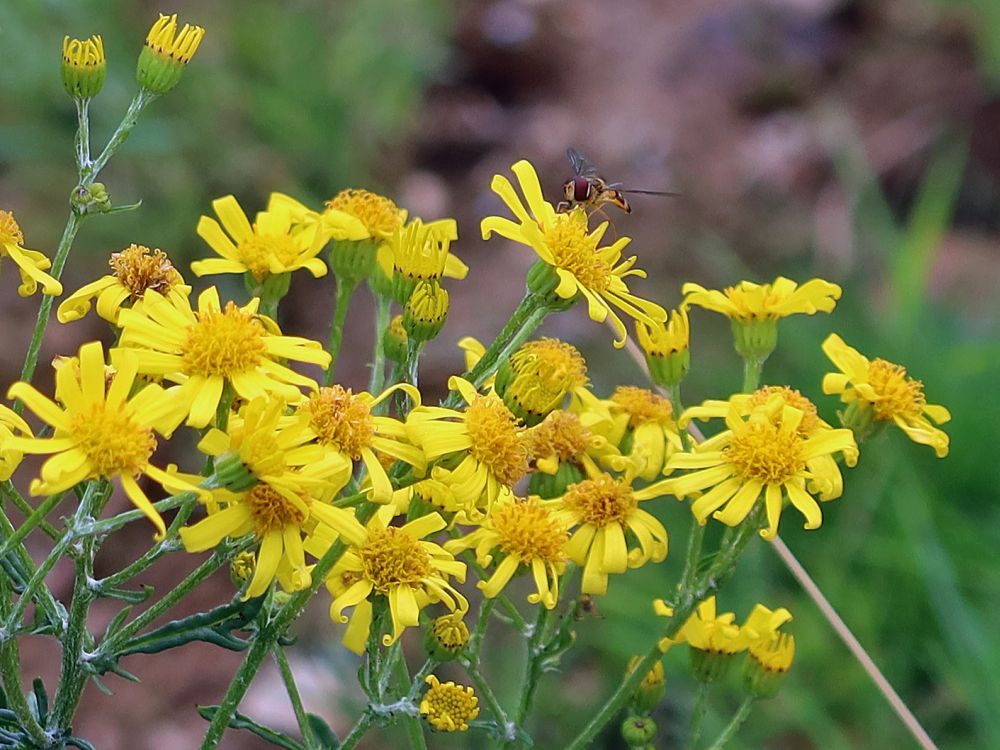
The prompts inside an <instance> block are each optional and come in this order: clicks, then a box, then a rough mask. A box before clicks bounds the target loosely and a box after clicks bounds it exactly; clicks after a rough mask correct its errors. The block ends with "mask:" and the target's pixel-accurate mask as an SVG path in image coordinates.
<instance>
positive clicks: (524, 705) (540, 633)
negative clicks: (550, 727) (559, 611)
mask: <svg viewBox="0 0 1000 750" xmlns="http://www.w3.org/2000/svg"><path fill="white" fill-rule="evenodd" d="M548 614H549V610H547V609H546V608H545V607H543V606H542V605H539V606H538V616H537V617H536V618H535V625H534V627H533V628H532V630H531V637H530V638H528V654H527V659H526V661H525V663H524V680H523V682H522V684H521V699H520V700H519V701H518V704H517V713H516V714H515V718H514V723H515V724H517V725H518V726H519V727H523V726H524V720H525V719H526V718H527V717H528V711H529V710H530V709H531V701H532V699H533V698H534V697H535V690H536V689H537V688H538V678H539V677H540V676H541V665H540V664H539V658H538V657H539V656H541V655H542V653H543V649H542V648H541V643H542V640H543V638H544V635H545V625H546V622H547V621H548Z"/></svg>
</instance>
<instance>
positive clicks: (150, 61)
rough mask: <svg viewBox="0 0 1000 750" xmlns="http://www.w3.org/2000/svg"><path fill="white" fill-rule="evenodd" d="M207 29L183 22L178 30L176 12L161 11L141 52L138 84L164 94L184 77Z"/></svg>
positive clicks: (137, 71) (155, 92)
mask: <svg viewBox="0 0 1000 750" xmlns="http://www.w3.org/2000/svg"><path fill="white" fill-rule="evenodd" d="M204 36H205V29H203V28H201V26H191V25H190V24H184V28H182V29H181V30H180V32H179V33H178V31H177V14H176V13H175V14H173V15H172V16H165V15H163V14H162V13H161V14H160V17H159V18H158V19H157V20H156V22H155V23H154V24H153V25H152V27H151V28H150V29H149V34H147V35H146V45H145V46H144V47H143V48H142V52H140V53H139V63H138V65H137V66H136V71H135V76H136V80H137V81H138V82H139V85H140V86H142V87H143V88H144V89H147V90H149V91H151V92H152V93H154V94H165V93H167V92H168V91H170V90H171V89H172V88H173V87H174V86H176V85H177V83H178V82H179V81H180V80H181V75H182V74H183V73H184V68H185V66H186V65H187V64H188V63H189V62H191V59H192V58H193V57H194V55H195V53H196V52H197V51H198V46H199V45H200V44H201V40H202V37H204Z"/></svg>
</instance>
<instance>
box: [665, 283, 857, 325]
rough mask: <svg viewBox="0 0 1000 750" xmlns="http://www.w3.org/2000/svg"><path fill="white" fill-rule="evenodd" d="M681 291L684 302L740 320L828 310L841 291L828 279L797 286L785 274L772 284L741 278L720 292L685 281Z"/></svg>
mask: <svg viewBox="0 0 1000 750" xmlns="http://www.w3.org/2000/svg"><path fill="white" fill-rule="evenodd" d="M681 291H682V292H683V293H684V305H685V306H688V305H698V306H699V307H704V308H705V309H706V310H713V311H715V312H717V313H722V314H723V315H725V316H726V317H728V318H731V319H733V320H737V321H741V322H750V321H757V320H777V319H778V318H784V317H787V316H789V315H795V314H796V313H805V314H806V315H812V314H814V313H817V312H826V313H828V312H831V311H832V310H833V308H834V307H835V306H836V304H837V300H838V299H840V294H841V290H840V287H839V286H837V285H836V284H831V283H830V282H829V281H823V280H822V279H812V280H811V281H807V282H806V283H805V284H803V285H802V286H798V285H797V284H796V283H795V282H794V281H792V280H791V279H786V278H785V277H784V276H779V277H778V278H777V279H775V281H774V283H773V284H755V283H754V282H752V281H741V282H740V283H739V284H737V285H736V286H731V287H727V288H726V289H723V290H722V291H721V292H720V291H718V290H716V289H705V287H703V286H701V285H700V284H694V283H692V282H688V283H687V284H685V285H684V286H683V287H682V289H681Z"/></svg>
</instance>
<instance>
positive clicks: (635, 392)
mask: <svg viewBox="0 0 1000 750" xmlns="http://www.w3.org/2000/svg"><path fill="white" fill-rule="evenodd" d="M611 400H612V401H613V402H614V403H616V404H617V405H618V406H620V407H621V408H622V409H624V410H625V411H626V412H627V413H628V415H629V422H628V424H629V427H631V428H633V429H634V428H636V427H638V426H639V425H641V424H645V423H647V422H660V423H663V422H669V421H670V419H671V418H672V416H673V412H674V410H673V408H672V407H671V405H670V401H669V400H667V399H665V398H663V397H662V396H659V395H657V394H655V393H653V392H652V391H651V390H649V389H648V388H637V387H636V386H632V385H620V386H618V387H617V388H615V392H614V393H613V394H612V395H611Z"/></svg>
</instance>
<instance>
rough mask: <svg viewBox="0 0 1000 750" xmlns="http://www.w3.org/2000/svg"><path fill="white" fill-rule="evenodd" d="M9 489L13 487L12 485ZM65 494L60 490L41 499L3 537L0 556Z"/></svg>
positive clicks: (24, 535) (32, 527)
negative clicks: (16, 526)
mask: <svg viewBox="0 0 1000 750" xmlns="http://www.w3.org/2000/svg"><path fill="white" fill-rule="evenodd" d="M11 489H13V486H12V487H11ZM15 492H16V490H15ZM65 495H66V493H65V492H60V493H57V494H55V495H49V496H48V497H47V498H45V500H43V501H42V504H41V505H39V506H38V507H37V508H36V509H35V510H34V512H33V513H32V514H31V515H30V516H28V517H27V518H26V519H24V522H23V523H22V524H21V525H20V526H19V527H18V528H17V531H15V532H14V533H13V534H11V535H10V536H9V537H7V538H6V539H4V542H3V544H2V545H0V558H2V557H6V555H7V553H8V552H10V551H11V550H12V549H14V546H15V545H18V544H20V543H21V540H22V539H24V538H25V537H26V536H27V535H28V534H29V533H30V532H31V530H32V529H34V528H35V527H36V526H38V525H39V524H41V523H42V521H43V520H44V519H45V516H47V515H48V514H49V512H50V511H51V510H52V509H53V508H55V507H56V506H57V505H58V504H59V502H60V501H61V500H62V499H63V497H65Z"/></svg>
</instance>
